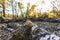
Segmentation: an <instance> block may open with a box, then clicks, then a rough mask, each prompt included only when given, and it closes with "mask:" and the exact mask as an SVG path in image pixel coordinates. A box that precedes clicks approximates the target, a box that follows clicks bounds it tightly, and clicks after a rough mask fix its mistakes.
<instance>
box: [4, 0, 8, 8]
mask: <svg viewBox="0 0 60 40" xmlns="http://www.w3.org/2000/svg"><path fill="white" fill-rule="evenodd" d="M4 6H5V8H7V7H8V0H4Z"/></svg>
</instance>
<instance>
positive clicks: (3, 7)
mask: <svg viewBox="0 0 60 40" xmlns="http://www.w3.org/2000/svg"><path fill="white" fill-rule="evenodd" d="M2 5H3V16H4V17H5V5H4V2H3V4H2Z"/></svg>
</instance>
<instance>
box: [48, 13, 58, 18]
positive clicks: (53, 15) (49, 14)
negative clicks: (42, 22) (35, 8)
mask: <svg viewBox="0 0 60 40" xmlns="http://www.w3.org/2000/svg"><path fill="white" fill-rule="evenodd" d="M56 15H57V14H56V13H54V12H50V13H48V18H54V17H56Z"/></svg>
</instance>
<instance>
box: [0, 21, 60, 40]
mask: <svg viewBox="0 0 60 40" xmlns="http://www.w3.org/2000/svg"><path fill="white" fill-rule="evenodd" d="M26 29H28V30H29V27H27V26H25V23H22V22H10V23H2V24H0V40H53V39H54V40H60V39H59V38H60V23H52V22H39V21H38V22H33V26H32V29H31V30H32V31H31V33H32V34H31V35H32V38H31V37H30V36H31V35H30V36H29V37H26V36H25V34H24V33H25V31H26ZM24 37H25V38H24ZM52 37H53V39H52ZM54 37H55V38H54ZM56 38H58V39H56Z"/></svg>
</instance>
